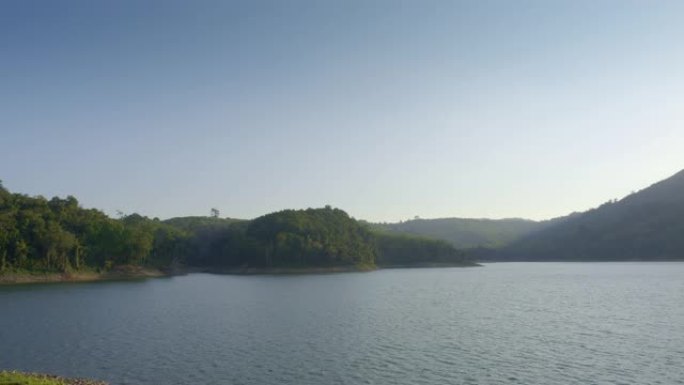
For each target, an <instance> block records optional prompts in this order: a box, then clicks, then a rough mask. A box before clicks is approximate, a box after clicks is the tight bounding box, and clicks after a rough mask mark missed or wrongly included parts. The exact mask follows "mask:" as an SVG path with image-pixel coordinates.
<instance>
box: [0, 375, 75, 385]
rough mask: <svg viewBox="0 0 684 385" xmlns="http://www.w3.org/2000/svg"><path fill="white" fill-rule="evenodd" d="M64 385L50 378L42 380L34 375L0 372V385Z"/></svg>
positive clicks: (42, 378)
mask: <svg viewBox="0 0 684 385" xmlns="http://www.w3.org/2000/svg"><path fill="white" fill-rule="evenodd" d="M65 384H66V383H65V382H63V381H60V380H55V379H51V378H44V377H39V376H35V375H29V374H23V373H17V372H0V385H65Z"/></svg>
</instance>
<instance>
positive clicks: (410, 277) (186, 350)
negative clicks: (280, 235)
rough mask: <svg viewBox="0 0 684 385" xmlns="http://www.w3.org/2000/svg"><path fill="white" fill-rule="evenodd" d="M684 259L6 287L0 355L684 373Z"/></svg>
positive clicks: (105, 370)
mask: <svg viewBox="0 0 684 385" xmlns="http://www.w3.org/2000/svg"><path fill="white" fill-rule="evenodd" d="M681 277H684V263H586V264H585V263H536V264H535V263H509V264H490V265H487V266H485V267H483V268H478V269H458V268H455V269H453V268H445V269H401V270H384V271H378V272H373V273H363V274H355V273H349V274H337V275H325V276H315V275H314V276H297V277H292V276H290V277H259V276H251V277H235V276H217V275H207V274H194V275H189V276H185V277H175V278H172V279H164V280H150V281H146V282H144V283H139V282H138V283H135V284H131V283H126V282H112V283H106V284H97V285H89V284H81V285H58V286H53V287H51V288H50V290H28V289H27V290H23V289H17V288H12V289H8V288H0V308H1V309H3V314H2V317H0V341H2V344H3V349H2V350H1V351H0V369H19V370H27V371H40V372H51V373H55V374H60V375H64V376H71V377H90V378H100V379H103V380H107V381H110V382H111V383H112V384H113V385H116V384H130V385H157V384H162V383H163V384H167V385H174V384H177V385H185V384H188V383H198V384H228V383H230V384H245V385H252V384H254V385H257V384H258V385H268V384H298V385H308V384H406V385H409V384H410V385H420V384H426V385H438V384H439V385H442V384H516V383H519V384H544V385H555V384H559V385H560V384H603V383H605V384H682V383H683V382H682V379H684V366H683V365H681V363H682V362H684V350H683V349H682V346H684V326H683V325H684V310H683V309H684V308H683V307H681V306H680V305H681V304H682V303H684V280H682V279H681Z"/></svg>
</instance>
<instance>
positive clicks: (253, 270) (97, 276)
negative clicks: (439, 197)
mask: <svg viewBox="0 0 684 385" xmlns="http://www.w3.org/2000/svg"><path fill="white" fill-rule="evenodd" d="M479 266H482V265H480V264H478V263H475V262H473V263H457V264H456V263H446V264H444V263H426V264H416V265H385V266H367V267H366V266H361V267H359V266H331V267H272V268H263V267H237V268H214V267H205V268H201V267H185V268H176V269H171V270H158V269H152V268H142V267H136V266H122V267H118V268H116V269H114V270H112V271H108V272H106V273H98V272H94V271H83V272H72V273H31V272H18V273H17V272H14V273H5V274H0V286H11V285H24V284H43V283H87V282H107V281H132V280H144V279H149V278H162V277H173V276H181V275H187V274H192V273H207V274H217V275H309V274H311V275H316V274H338V273H363V272H372V271H377V270H385V269H411V268H417V269H420V268H448V267H479Z"/></svg>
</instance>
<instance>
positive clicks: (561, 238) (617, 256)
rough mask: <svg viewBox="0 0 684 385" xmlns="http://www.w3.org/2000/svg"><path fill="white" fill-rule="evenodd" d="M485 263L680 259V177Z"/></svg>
mask: <svg viewBox="0 0 684 385" xmlns="http://www.w3.org/2000/svg"><path fill="white" fill-rule="evenodd" d="M486 258H488V259H496V260H530V261H536V260H608V261H610V260H674V259H679V260H681V259H684V171H681V172H679V173H678V174H676V175H674V176H672V177H670V178H668V179H666V180H663V181H661V182H658V183H656V184H654V185H652V186H650V187H648V188H646V189H644V190H642V191H640V192H637V193H633V194H631V195H629V196H627V197H625V198H624V199H622V200H619V201H617V200H615V201H609V202H606V203H605V204H603V205H601V206H599V207H597V208H595V209H593V210H589V211H587V212H584V213H580V214H574V215H571V216H568V217H565V218H563V219H561V220H558V221H556V222H555V223H554V224H553V225H552V226H548V227H546V228H543V229H541V230H539V231H536V232H533V233H531V234H528V235H527V236H525V237H523V238H522V239H519V240H518V241H516V242H513V243H511V244H510V245H508V246H507V247H505V248H503V249H502V250H499V251H497V252H492V253H490V254H489V255H487V256H486Z"/></svg>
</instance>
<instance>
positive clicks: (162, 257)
mask: <svg viewBox="0 0 684 385" xmlns="http://www.w3.org/2000/svg"><path fill="white" fill-rule="evenodd" d="M432 264H435V265H450V266H473V265H475V264H474V263H473V262H472V261H470V260H469V259H468V258H467V257H466V255H465V253H463V252H462V251H460V250H457V249H456V248H454V247H453V246H452V245H450V244H449V243H447V242H445V241H441V240H435V239H429V238H426V237H421V236H414V235H406V234H391V233H387V232H383V231H378V230H374V229H372V228H371V227H370V226H368V225H367V224H364V223H362V222H359V221H357V220H356V219H354V218H352V217H350V216H349V215H348V214H347V213H346V212H344V211H342V210H340V209H337V208H332V207H330V206H326V207H324V208H316V209H306V210H283V211H279V212H275V213H271V214H267V215H264V216H261V217H259V218H256V219H253V220H236V219H230V218H220V217H219V216H218V212H215V213H214V215H213V216H203V217H202V216H197V217H179V218H172V219H168V220H160V219H158V218H148V217H145V216H143V215H139V214H130V215H121V216H120V217H118V218H112V217H109V216H108V215H106V214H105V213H104V212H102V211H100V210H97V209H86V208H83V207H81V206H80V205H79V203H78V200H77V199H76V198H74V197H73V196H68V197H66V198H59V197H54V198H51V199H46V198H44V197H42V196H28V195H24V194H18V193H12V192H10V191H8V190H7V189H6V188H4V187H3V186H2V184H0V282H5V283H20V282H31V281H36V282H50V281H64V280H66V281H69V280H71V281H85V280H100V279H122V278H145V277H153V276H160V275H168V274H174V273H179V272H181V273H182V272H187V271H212V272H226V273H236V274H237V273H247V274H250V273H252V274H254V273H260V272H264V273H288V272H291V273H297V272H307V271H312V272H316V271H317V272H326V271H330V272H335V271H349V270H354V271H359V270H372V269H375V268H379V267H390V266H411V265H416V266H425V265H432Z"/></svg>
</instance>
